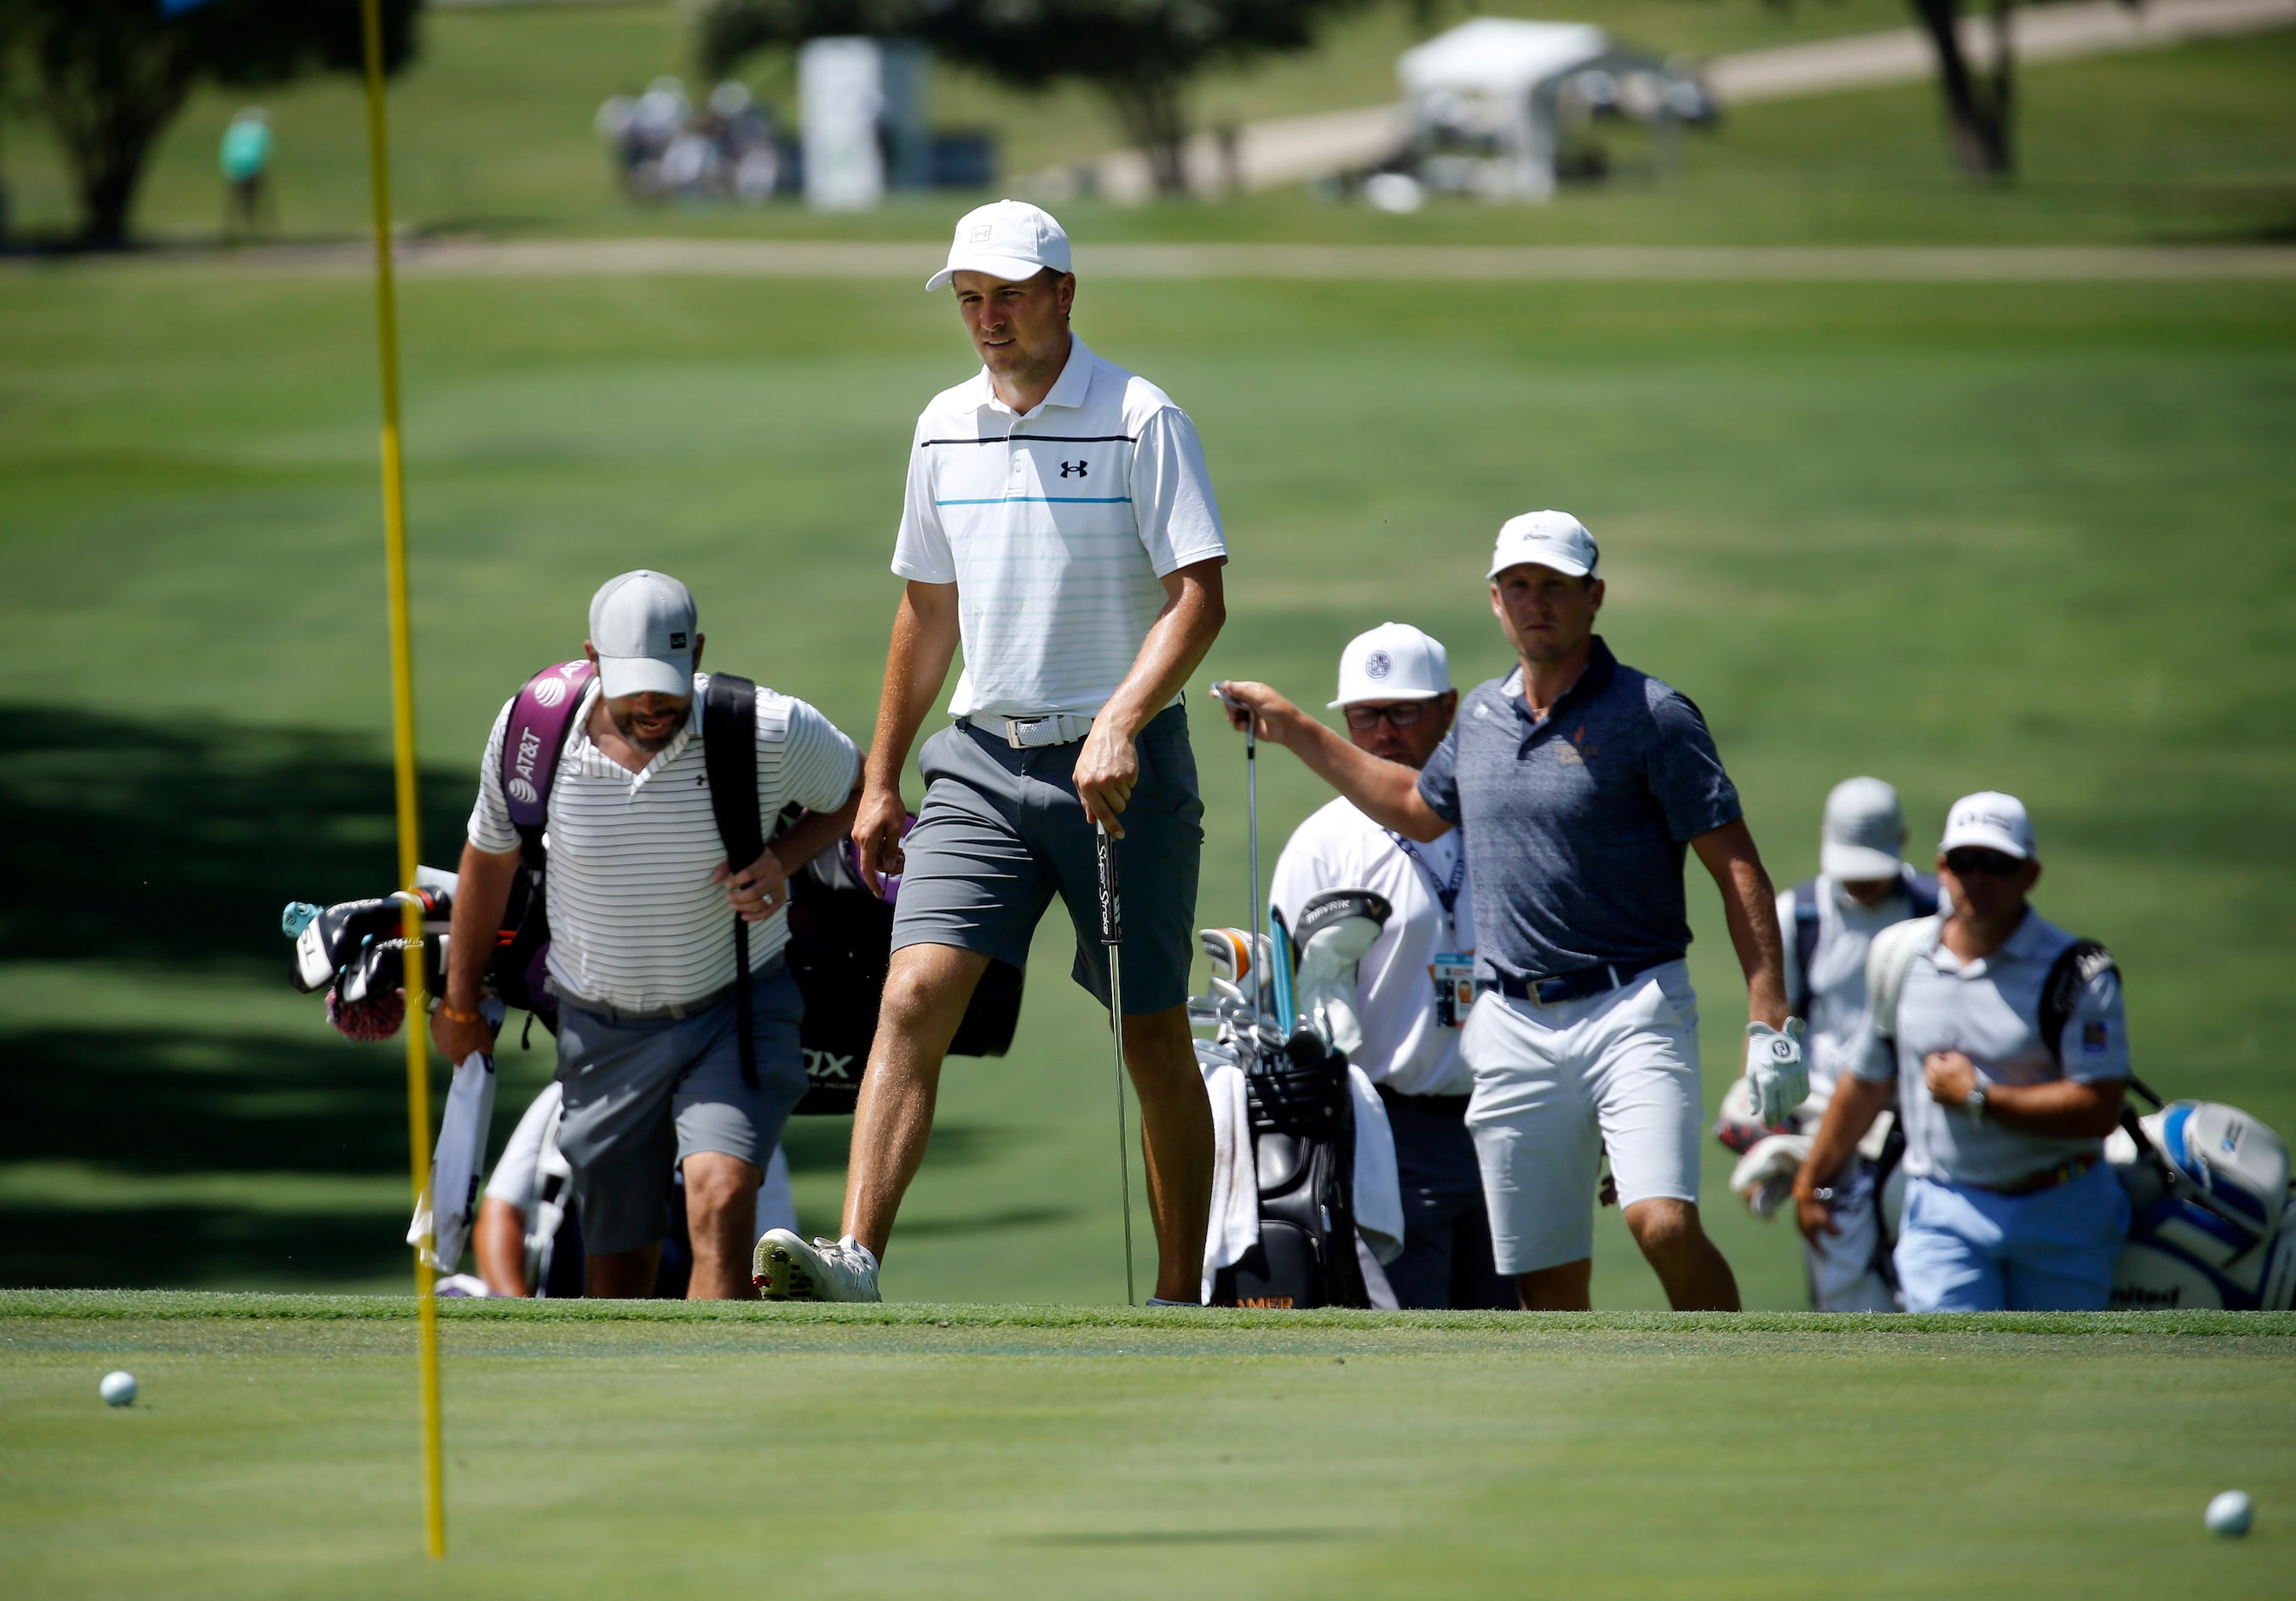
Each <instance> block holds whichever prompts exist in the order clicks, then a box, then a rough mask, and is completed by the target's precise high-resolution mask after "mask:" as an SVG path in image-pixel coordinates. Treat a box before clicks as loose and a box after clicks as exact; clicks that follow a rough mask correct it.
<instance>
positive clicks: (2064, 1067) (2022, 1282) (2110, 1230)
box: [1794, 791, 2285, 1312]
mask: <svg viewBox="0 0 2296 1601" xmlns="http://www.w3.org/2000/svg"><path fill="white" fill-rule="evenodd" d="M1937 862H1938V882H1939V886H1940V887H1941V889H1942V890H1943V891H1944V894H1945V903H1944V907H1943V909H1942V910H1940V911H1939V913H1938V914H1937V915H1933V916H1929V917H1923V918H1917V919H1915V920H1914V921H1911V922H1907V923H1901V924H1897V925H1896V926H1894V927H1891V928H1889V929H1885V930H1883V931H1882V932H1881V933H1880V934H1878V935H1876V936H1875V937H1874V943H1873V949H1872V951H1871V952H1870V954H1869V955H1868V956H1867V959H1866V1004H1867V1006H1868V1008H1869V1009H1870V1011H1871V1013H1872V1016H1873V1034H1872V1037H1871V1039H1870V1040H1869V1041H1868V1043H1867V1047H1866V1051H1865V1053H1864V1055H1862V1056H1860V1057H1859V1058H1858V1059H1857V1060H1856V1061H1854V1062H1853V1063H1851V1064H1850V1071H1849V1073H1848V1074H1846V1075H1845V1076H1843V1077H1842V1079H1841V1080H1840V1082H1839V1083H1838V1084H1837V1085H1836V1086H1835V1088H1834V1092H1833V1103H1832V1104H1830V1105H1828V1106H1827V1108H1826V1111H1825V1121H1823V1122H1822V1123H1821V1124H1820V1125H1819V1127H1818V1131H1817V1137H1816V1140H1815V1141H1814V1142H1813V1143H1812V1145H1811V1148H1810V1153H1809V1155H1808V1159H1807V1160H1806V1161H1805V1162H1803V1163H1802V1166H1801V1171H1800V1174H1798V1175H1797V1176H1796V1178H1795V1180H1794V1202H1795V1210H1796V1212H1797V1214H1798V1217H1799V1221H1800V1226H1801V1230H1802V1233H1803V1235H1804V1236H1806V1237H1808V1238H1810V1239H1812V1240H1816V1238H1818V1237H1819V1236H1822V1235H1824V1234H1825V1233H1826V1232H1827V1231H1828V1230H1829V1229H1830V1228H1832V1227H1833V1213H1832V1206H1831V1202H1832V1199H1833V1197H1832V1195H1831V1193H1830V1192H1831V1186H1832V1185H1833V1179H1834V1178H1835V1177H1836V1176H1837V1175H1838V1174H1839V1173H1840V1172H1841V1170H1842V1168H1843V1166H1844V1165H1845V1164H1846V1163H1847V1162H1849V1158H1850V1156H1851V1154H1852V1152H1853V1151H1854V1150H1855V1148H1856V1146H1857V1142H1858V1141H1859V1140H1860V1139H1861V1138H1863V1137H1865V1135H1866V1131H1867V1129H1870V1128H1871V1127H1872V1125H1873V1123H1874V1119H1875V1118H1876V1116H1878V1115H1879V1114H1880V1112H1882V1109H1883V1107H1884V1106H1885V1105H1887V1104H1888V1103H1889V1101H1890V1096H1891V1092H1892V1090H1893V1088H1894V1090H1895V1092H1896V1096H1897V1106H1898V1121H1899V1124H1900V1126H1901V1127H1903V1129H1905V1135H1906V1154H1905V1172H1906V1197H1905V1212H1904V1216H1903V1218H1902V1219H1900V1221H1899V1225H1898V1244H1897V1250H1896V1252H1895V1257H1894V1260H1895V1262H1896V1266H1897V1269H1898V1286H1899V1289H1900V1290H1901V1292H1902V1293H1903V1294H1904V1297H1905V1304H1906V1310H1907V1311H1911V1312H1932V1311H1945V1312H1978V1311H1998V1310H2019V1311H2026V1310H2031V1311H2095V1310H2103V1307H2104V1306H2105V1305H2106V1304H2107V1302H2108V1301H2109V1299H2110V1296H2111V1293H2112V1281H2113V1272H2114V1268H2115V1266H2116V1263H2117V1262H2118V1260H2119V1259H2120V1253H2121V1246H2122V1243H2123V1241H2124V1240H2125V1239H2126V1237H2127V1236H2128V1221H2129V1211H2130V1208H2129V1202H2128V1195H2127V1194H2126V1193H2125V1192H2124V1190H2123V1187H2122V1186H2121V1184H2120V1181H2119V1180H2118V1179H2117V1178H2116V1177H2115V1174H2114V1172H2113V1170H2112V1168H2111V1167H2109V1166H2108V1165H2107V1164H2106V1162H2105V1161H2104V1140H2105V1137H2106V1136H2107V1135H2109V1134H2111V1133H2112V1131H2113V1129H2115V1127H2116V1126H2117V1125H2118V1124H2119V1122H2120V1114H2121V1107H2122V1101H2123V1097H2124V1096H2125V1094H2126V1092H2127V1090H2128V1085H2129V1061H2128V1027H2127V1024H2126V1022H2125V1021H2124V1019H2123V1015H2122V1008H2121V998H2120V971H2119V969H2118V968H2117V967H2116V966H2115V965H2114V964H2113V960H2112V955H2111V953H2109V952H2108V951H2106V949H2105V948H2103V946H2102V945H2099V944H2096V943H2095V941H2093V940H2078V939H2076V938H2074V937H2073V936H2072V935H2071V934H2069V933H2067V932H2065V931H2064V930H2062V929H2061V928H2058V927H2057V926H2056V925H2055V924H2052V923H2050V922H2048V921H2047V920H2046V918H2044V917H2043V916H2042V915H2040V914H2039V913H2038V912H2037V911H2035V910H2034V909H2033V908H2032V907H2031V905H2030V903H2029V901H2028V899H2027V897H2028V896H2029V894H2030V892H2031V891H2032V888H2033V885H2034V884H2035V883H2037V882H2038V880H2039V879H2040V876H2041V861H2040V850H2039V847H2038V844H2037V843H2036V842H2035V840H2034V835H2033V827H2032V824H2031V821H2030V819H2029V817H2027V815H2026V811H2025V807H2024V804H2023V803H2022V802H2021V801H2018V800H2017V799H2016V798H2015V797H2014V796H2013V795H2005V794H1999V793H1997V792H1990V791H1989V792H1980V793H1978V794H1974V795H1968V796H1964V798H1963V799H1961V800H1959V801H1956V802H1955V803H1954V806H1953V809H1952V811H1951V812H1950V813H1948V816H1947V818H1946V826H1945V835H1944V838H1943V839H1942V840H1941V841H1940V842H1939V845H1938V858H1937ZM2284 1182H2285V1180H2284V1179H2283V1183H2284Z"/></svg>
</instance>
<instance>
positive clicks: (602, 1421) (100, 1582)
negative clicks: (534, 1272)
mask: <svg viewBox="0 0 2296 1601" xmlns="http://www.w3.org/2000/svg"><path fill="white" fill-rule="evenodd" d="M413 1335H414V1326H413V1323H412V1320H411V1318H410V1316H409V1314H408V1311H407V1303H406V1301H405V1300H404V1299H401V1300H399V1301H396V1302H389V1301H363V1300H360V1299H358V1298H339V1299H323V1298H316V1297H286V1296H278V1297H255V1296H217V1297H204V1296H189V1295H134V1294H114V1295H96V1294H76V1295H45V1296H44V1295H32V1294H23V1293H11V1294H0V1342H5V1345H4V1348H5V1350H6V1351H7V1352H8V1357H7V1359H6V1360H5V1361H4V1362H0V1560H4V1561H5V1563H6V1564H7V1568H8V1571H9V1573H10V1575H11V1580H10V1586H9V1588H10V1589H11V1590H12V1592H13V1593H17V1594H22V1595H57V1596H63V1595H74V1596H77V1595H90V1596H94V1595H127V1594H145V1595H165V1596H169V1597H201V1596H225V1595H227V1596H231V1597H271V1596H301V1595H328V1596H362V1597H363V1596H371V1595H372V1596H414V1595H421V1596H426V1597H447V1596H473V1597H479V1596H500V1595H504V1594H515V1595H537V1594H550V1593H558V1592H563V1593H569V1594H580V1595H585V1596H598V1597H615V1596H624V1595H630V1596H639V1595H644V1596H659V1595H664V1594H674V1593H681V1592H691V1591H701V1592H710V1591H715V1592H722V1593H740V1594H775V1595H837V1596H856V1597H873V1596H886V1597H894V1596H901V1597H907V1596H917V1595H931V1596H946V1597H1010V1596H1037V1595H1089V1596H1107V1597H1163V1596H1169V1595H1172V1594H1176V1593H1177V1594H1187V1595H1214V1596H1223V1597H1229V1596H1233V1597H1352V1596H1365V1597H1386V1596H1412V1597H1422V1596H1425V1597H1481V1596H1521V1595H1549V1594H1568V1595H1573V1596H1587V1597H1608V1596H1618V1597H1700V1598H1703V1597H1805V1596H1807V1597H1832V1596H1840V1595H1843V1594H1854V1595H1874V1596H1972V1597H1995V1596H2007V1595H2016V1596H2078V1597H2124V1596H2125V1597H2157V1596H2161V1595H2206V1596H2210V1597H2226V1598H2231V1597H2268V1596H2279V1595H2284V1594H2285V1593H2286V1573H2287V1568H2288V1555H2289V1549H2290V1538H2291V1537H2290V1535H2289V1533H2288V1528H2289V1523H2288V1518H2289V1513H2288V1511H2287V1508H2289V1507H2292V1506H2296V1465H2292V1458H2291V1457H2290V1455H2289V1452H2288V1450H2287V1441H2288V1438H2289V1435H2290V1432H2291V1429H2292V1428H2296V1362H2292V1357H2296V1318H2291V1317H2286V1316H2256V1315H2251V1316H2248V1317H2243V1318H2228V1317H2225V1316H2223V1315H2218V1316H2213V1317H2210V1316H2197V1315H2177V1314H2146V1315H2138V1316H2128V1317H2112V1316H2106V1317H2099V1318H2072V1317H2060V1318H2046V1317H2007V1318H1898V1319H1886V1318H1814V1317H1808V1316H1801V1317H1790V1316H1768V1317H1756V1318H1745V1319H1739V1320H1734V1319H1728V1318H1677V1317H1674V1316H1672V1315H1668V1314H1644V1315H1639V1316H1636V1315H1616V1314H1613V1315H1607V1316H1605V1315H1595V1316H1579V1317H1572V1316H1545V1315H1541V1316H1515V1317H1506V1318H1500V1317H1496V1316H1483V1317H1473V1316H1455V1315H1443V1314H1419V1315H1410V1314H1376V1313H1349V1314H1307V1315H1304V1316H1299V1317H1283V1316H1278V1315H1273V1314H1256V1315H1255V1314H1235V1313H1230V1314H1219V1313H1213V1314H1209V1315H1196V1314H1190V1313H1185V1312H1183V1313H1175V1314H1143V1313H1122V1312H1110V1311H1089V1310H1075V1309H1060V1308H1047V1307H1017V1308H1004V1309H987V1308H980V1307H968V1306H947V1307H935V1306H909V1307H900V1308H885V1309H882V1310H880V1309H866V1310H862V1309H851V1310H848V1309H819V1310H816V1309H808V1308H756V1307H750V1308H715V1309H708V1310H701V1311H698V1312H697V1311H695V1310H689V1309H686V1308H683V1307H678V1308H669V1309H660V1310H652V1309H646V1308H643V1307H640V1308H635V1309H633V1308H631V1307H628V1306H626V1305H625V1306H614V1307H610V1308H599V1307H576V1306H560V1305H553V1304H548V1303H543V1304H536V1305H529V1306H519V1307H504V1306H500V1305H495V1306H473V1305H464V1306H449V1307H448V1309H447V1317H446V1318H445V1320H444V1326H443V1329H442V1345H443V1348H444V1350H445V1352H446V1357H445V1371H446V1376H445V1391H446V1403H447V1487H448V1490H447V1495H448V1539H449V1547H450V1554H449V1556H448V1558H447V1561H446V1562H445V1563H444V1564H431V1563H430V1562H429V1561H428V1560H426V1559H425V1558H424V1557H423V1556H422V1554H421V1543H420V1540H421V1511H420V1503H419V1499H418V1496H419V1479H418V1476H417V1468H416V1450H415V1429H414V1361H413V1356H412V1350H413ZM115 1367H125V1368H127V1369H129V1370H131V1371H133V1372H134V1373H135V1375H136V1376H137V1377H138V1379H139V1380H140V1381H141V1382H142V1396H141V1398H140V1399H139V1400H137V1401H136V1403H135V1406H134V1407H133V1408H128V1409H127V1410H124V1411H114V1410H112V1409H111V1408H106V1407H105V1406H104V1405H103V1404H102V1401H101V1400H98V1398H97V1395H96V1382H97V1380H98V1379H99V1378H100V1377H101V1375H102V1374H103V1373H105V1372H106V1371H108V1370H110V1369H112V1368H115ZM2234 1487H2237V1488H2241V1489H2244V1490H2248V1491H2249V1492H2250V1493H2251V1495H2252V1496H2253V1497H2254V1498H2255V1500H2256V1505H2257V1508H2258V1511H2257V1523H2256V1529H2255V1532H2254V1533H2252V1534H2251V1536H2250V1537H2249V1538H2248V1539H2245V1540H2241V1541H2233V1540H2225V1539H2215V1538H2212V1537H2210V1535H2208V1534H2207V1533H2206V1532H2205V1531H2203V1530H2202V1525H2201V1509H2202V1507H2203V1505H2204V1504H2205V1503H2206V1502H2207V1500H2208V1498H2209V1497H2210V1495H2212V1494H2214V1493H2215V1492H2216V1491H2217V1490H2223V1489H2226V1488H2234Z"/></svg>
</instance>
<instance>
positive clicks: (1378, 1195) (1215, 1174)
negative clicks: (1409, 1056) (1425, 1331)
mask: <svg viewBox="0 0 2296 1601" xmlns="http://www.w3.org/2000/svg"><path fill="white" fill-rule="evenodd" d="M1195 1045H1196V1067H1197V1069H1198V1071H1201V1072H1202V1074H1203V1075H1204V1093H1205V1094H1206V1095H1207V1096H1210V1099H1211V1104H1212V1215H1211V1223H1210V1227H1208V1228H1207V1229H1206V1230H1205V1233H1204V1292H1203V1293H1204V1299H1205V1300H1207V1301H1209V1300H1210V1299H1211V1293H1212V1288H1211V1286H1212V1275H1213V1274H1214V1273H1215V1272H1217V1271H1218V1270H1219V1269H1220V1268H1227V1267H1233V1266H1234V1264H1236V1263H1237V1262H1240V1261H1242V1260H1243V1256H1244V1253H1245V1252H1248V1251H1250V1250H1251V1248H1252V1247H1253V1246H1254V1245H1256V1244H1259V1168H1258V1165H1257V1164H1256V1163H1255V1162H1253V1160H1252V1155H1251V1103H1250V1101H1249V1100H1248V1099H1247V1097H1246V1096H1245V1093H1244V1084H1243V1069H1242V1067H1240V1066H1238V1065H1237V1064H1236V1060H1235V1053H1234V1050H1233V1049H1231V1048H1230V1047H1226V1046H1223V1045H1216V1044H1214V1043H1213V1042H1211V1041H1210V1040H1206V1039H1199V1040H1197V1041H1196V1042H1195ZM1348 1089H1349V1094H1350V1095H1351V1096H1353V1098H1354V1100H1355V1111H1356V1150H1355V1197H1356V1232H1357V1234H1359V1235H1361V1236H1363V1240H1364V1243H1365V1245H1366V1246H1367V1247H1368V1248H1369V1249H1370V1252H1371V1253H1372V1257H1373V1259H1374V1260H1376V1261H1379V1262H1382V1263H1385V1262H1391V1261H1393V1260H1395V1259H1396V1258H1397V1257H1398V1256H1400V1255H1401V1254H1402V1253H1403V1180H1402V1178H1401V1176H1400V1175H1399V1174H1398V1172H1397V1170H1396V1165H1395V1135H1394V1131H1393V1130H1392V1129H1390V1127H1389V1124H1388V1121H1387V1107H1386V1106H1385V1105H1384V1104H1382V1102H1381V1101H1380V1098H1379V1091H1378V1090H1376V1089H1374V1088H1373V1087H1372V1082H1371V1080H1370V1079H1369V1078H1367V1077H1365V1074H1364V1071H1363V1069H1361V1068H1359V1067H1356V1066H1354V1065H1352V1064H1350V1065H1349V1068H1348Z"/></svg>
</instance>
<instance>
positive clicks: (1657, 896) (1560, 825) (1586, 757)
mask: <svg viewBox="0 0 2296 1601" xmlns="http://www.w3.org/2000/svg"><path fill="white" fill-rule="evenodd" d="M1419 793H1420V795H1421V797H1422V798H1423V799H1424V800H1425V801H1426V802H1427V804H1428V806H1429V807H1430V808H1431V809H1433V810H1434V812H1435V814H1436V815H1437V816H1438V817H1442V818H1444V819H1445V820H1447V821H1448V822H1451V823H1456V824H1458V825H1460V826H1461V827H1462V828H1463V829H1464V832H1465V833H1466V837H1467V879H1468V882H1469V883H1471V884H1472V886H1473V888H1474V895H1475V965H1476V969H1477V971H1478V972H1479V973H1483V974H1485V975H1487V976H1488V975H1489V974H1493V973H1504V974H1506V975H1508V976H1511V977H1513V978H1518V979H1528V978H1541V977H1552V976H1554V975H1555V974H1558V973H1570V972H1575V971H1576V970H1578V969H1579V968H1582V967H1593V966H1598V965H1602V964H1603V963H1609V962H1619V963H1629V962H1631V963H1656V962H1664V961H1671V960H1673V959H1675V958H1676V957H1678V956H1681V955H1682V954H1683V953H1684V952H1685V951H1686V950H1687V949H1689V948H1690V923H1689V918H1688V916H1687V914H1686V912H1685V905H1684V899H1683V889H1682V865H1683V856H1684V853H1685V850H1686V848H1687V847H1688V845H1689V842H1691V841H1692V840H1693V839H1695V838H1697V837H1698V836H1699V835H1700V834H1702V833H1708V832H1710V830H1713V829H1716V828H1720V827H1722V826H1723V825H1726V824H1729V823H1733V822H1735V821H1736V820H1737V819H1738V817H1739V816H1740V815H1741V813H1740V809H1739V805H1738V792H1737V789H1736V787H1735V786H1734V785H1733V784H1731V782H1730V778H1729V775H1728V774H1726V773H1725V772H1724V771H1723V770H1722V759H1721V757H1720V756H1719V755H1718V754H1717V753H1716V751H1715V749H1714V739H1713V736H1712V735H1710V734H1709V733H1708V732H1707V729H1706V719H1705V718H1703V717H1702V716H1701V715H1700V714H1699V710H1698V708H1697V707H1696V706H1694V705H1693V704H1692V703H1691V701H1690V697H1688V696H1687V695H1685V694H1682V693H1681V692H1680V691H1678V690H1677V689H1675V688H1673V687H1672V686H1669V685H1667V684H1665V683H1663V682H1661V680H1659V679H1657V678H1653V677H1651V676H1650V675H1649V674H1648V673H1644V672H1637V671H1636V669H1633V668H1631V667H1627V666H1624V665H1622V664H1621V663H1620V661H1619V659H1618V658H1617V657H1616V656H1614V655H1612V654H1611V649H1610V646H1608V645H1605V644H1604V643H1603V640H1602V639H1601V638H1600V637H1599V636H1597V637H1596V639H1595V647H1594V653H1593V655H1592V657H1591V658H1590V659H1589V660H1588V661H1587V670H1586V671H1585V672H1584V673H1582V674H1580V675H1579V682H1578V683H1576V684H1574V685H1572V686H1570V690H1569V691H1567V692H1566V693H1565V694H1563V695H1562V697H1561V698H1560V699H1559V700H1557V701H1556V702H1555V703H1554V706H1553V707H1552V708H1551V709H1550V710H1548V713H1547V715H1546V717H1545V718H1534V717H1533V716H1532V715H1531V712H1530V709H1529V706H1528V705H1526V704H1525V703H1524V702H1523V698H1522V673H1521V669H1520V668H1518V669H1516V670H1515V671H1514V672H1513V673H1512V674H1510V675H1508V676H1507V677H1505V678H1493V679H1491V680H1489V681H1488V683H1483V684H1478V685H1477V686H1475V687H1474V688H1473V689H1472V690H1470V691H1468V693H1467V696H1466V699H1465V700H1464V702H1462V703H1461V705H1460V707H1459V717H1458V720H1457V721H1456V723H1454V724H1453V725H1452V727H1451V732H1450V734H1449V735H1447V737H1446V738H1445V739H1444V741H1443V743H1442V744H1441V745H1440V746H1439V748H1438V749H1437V750H1436V752H1435V755H1434V758H1433V759H1431V760H1430V761H1429V762H1428V764H1427V766H1426V768H1425V769H1424V770H1423V771H1422V772H1421V774H1420V776H1419Z"/></svg>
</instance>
